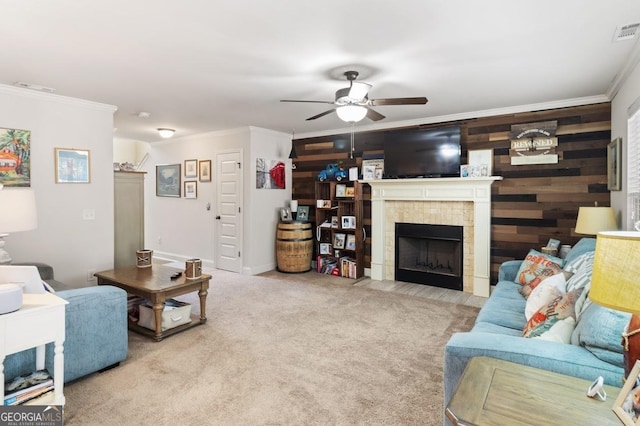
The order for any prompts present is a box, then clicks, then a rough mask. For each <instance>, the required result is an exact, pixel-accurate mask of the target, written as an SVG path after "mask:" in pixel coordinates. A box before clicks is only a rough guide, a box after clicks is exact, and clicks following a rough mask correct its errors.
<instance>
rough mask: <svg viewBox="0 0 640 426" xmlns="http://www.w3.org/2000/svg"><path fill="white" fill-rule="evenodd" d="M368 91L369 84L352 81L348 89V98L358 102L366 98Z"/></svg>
mask: <svg viewBox="0 0 640 426" xmlns="http://www.w3.org/2000/svg"><path fill="white" fill-rule="evenodd" d="M369 89H371V85H370V84H368V83H362V82H356V81H353V82H351V87H350V88H349V97H350V98H351V99H353V100H354V101H356V102H360V101H362V100H364V98H365V97H366V96H367V93H369Z"/></svg>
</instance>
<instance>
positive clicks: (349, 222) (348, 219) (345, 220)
mask: <svg viewBox="0 0 640 426" xmlns="http://www.w3.org/2000/svg"><path fill="white" fill-rule="evenodd" d="M342 229H356V217H355V216H342Z"/></svg>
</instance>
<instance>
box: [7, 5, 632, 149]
mask: <svg viewBox="0 0 640 426" xmlns="http://www.w3.org/2000/svg"><path fill="white" fill-rule="evenodd" d="M0 10H1V11H2V24H1V25H0V51H1V52H2V54H3V60H2V61H0V83H3V84H13V83H15V82H18V81H21V82H28V83H34V84H38V85H42V86H47V87H52V88H55V89H56V92H55V93H56V94H59V95H63V96H70V97H74V98H80V99H85V100H90V101H95V102H101V103H106V104H112V105H116V106H117V107H118V108H119V109H118V111H117V113H116V115H115V126H116V128H117V130H116V131H115V133H114V136H115V137H116V138H122V139H136V140H142V141H149V142H152V141H157V140H158V139H159V137H158V135H157V132H156V131H155V129H156V128H157V127H170V128H174V129H176V130H177V133H176V136H186V135H190V134H197V133H202V132H207V131H215V130H223V129H230V128H236V127H241V126H247V125H251V126H258V127H264V128H268V129H273V130H278V131H283V132H287V133H290V132H291V131H292V129H295V132H296V135H299V134H313V133H318V132H320V133H326V132H327V131H329V130H333V129H340V128H345V124H344V123H342V122H341V121H340V120H339V119H338V118H337V117H336V115H335V114H330V115H329V116H325V117H323V118H320V119H318V120H314V121H305V119H306V118H308V117H310V116H313V115H316V114H318V113H320V112H322V111H324V110H326V109H327V107H330V106H328V105H322V104H305V103H281V102H279V100H280V99H302V100H327V101H332V100H333V98H334V92H335V91H336V90H337V89H340V88H343V87H346V86H348V84H347V83H346V80H344V77H343V76H342V73H343V72H344V71H346V70H348V69H355V70H357V71H359V72H360V73H361V77H360V80H362V81H366V82H368V83H371V84H373V88H372V89H371V90H370V91H369V97H370V98H388V97H407V96H426V97H427V98H428V99H429V103H428V104H427V105H414V106H383V107H376V108H375V109H376V110H377V111H378V112H380V113H382V114H384V115H386V116H387V118H386V119H384V120H382V121H380V122H378V125H384V126H388V127H392V126H393V125H392V123H393V122H398V121H405V120H417V119H425V120H428V119H429V118H431V119H433V117H441V116H454V115H456V114H460V113H466V112H470V111H483V110H493V109H502V108H509V107H513V106H518V105H528V104H537V103H548V102H554V101H563V100H567V99H575V98H584V97H597V96H599V95H600V96H601V97H602V96H603V95H606V96H609V97H610V96H611V94H612V93H614V92H615V89H616V83H617V82H618V81H619V80H620V78H619V77H620V73H621V72H622V71H623V70H624V68H625V66H628V64H629V63H631V64H632V65H633V64H635V63H636V62H637V60H638V56H640V55H639V54H638V50H640V49H639V48H638V44H639V43H638V39H640V36H636V37H635V38H634V39H632V40H630V41H624V42H614V41H613V36H614V32H615V30H616V27H617V26H619V25H625V24H629V23H634V22H640V1H638V0H606V1H605V0H518V1H514V0H484V1H482V2H477V1H471V0H466V1H463V0H449V1H445V0H398V1H395V2H391V1H388V0H339V1H338V0H322V1H315V2H311V1H304V0H274V1H263V0H253V1H247V0H234V1H230V0H227V1H221V0H182V1H176V0H162V1H158V0H108V1H107V0H91V1H78V0H48V1H42V0H0ZM140 111H148V112H150V113H151V117H149V118H146V119H142V118H138V117H137V113H138V112H140ZM370 123H371V122H370V121H368V119H365V120H363V121H362V122H361V123H358V125H357V126H358V127H362V126H367V125H369V124H370ZM2 124H3V123H1V120H0V125H2ZM4 125H10V123H4Z"/></svg>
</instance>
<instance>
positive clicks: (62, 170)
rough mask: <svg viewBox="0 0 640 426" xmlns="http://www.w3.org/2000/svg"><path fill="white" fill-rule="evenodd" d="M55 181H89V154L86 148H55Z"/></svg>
mask: <svg viewBox="0 0 640 426" xmlns="http://www.w3.org/2000/svg"><path fill="white" fill-rule="evenodd" d="M55 160H56V183H90V182H91V154H90V152H89V150H88V149H75V148H55Z"/></svg>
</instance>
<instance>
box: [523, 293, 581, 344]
mask: <svg viewBox="0 0 640 426" xmlns="http://www.w3.org/2000/svg"><path fill="white" fill-rule="evenodd" d="M582 291H583V289H581V288H580V289H577V290H574V291H571V292H568V293H567V294H564V295H562V296H558V297H557V298H555V299H554V300H553V301H552V302H551V303H549V304H547V305H546V306H543V307H542V308H540V309H539V310H538V312H536V313H535V314H533V315H532V316H531V319H529V321H527V325H525V327H524V330H523V331H522V336H523V337H538V336H541V335H543V334H544V333H546V332H547V331H549V330H550V329H551V327H553V325H554V324H555V323H556V322H558V321H561V320H563V319H565V318H569V317H571V318H573V319H574V320H575V319H576V312H575V309H574V304H575V302H576V300H577V299H578V297H579V296H580V294H581V293H582Z"/></svg>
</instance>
